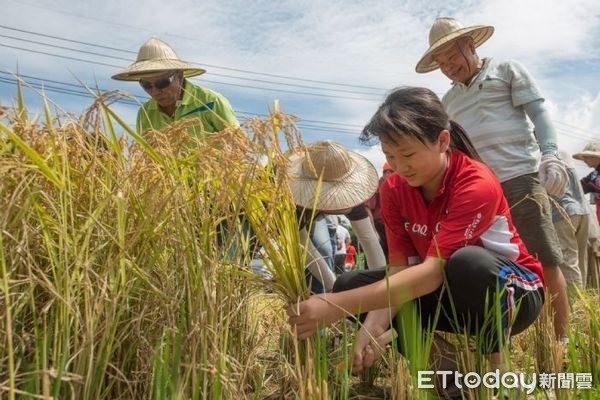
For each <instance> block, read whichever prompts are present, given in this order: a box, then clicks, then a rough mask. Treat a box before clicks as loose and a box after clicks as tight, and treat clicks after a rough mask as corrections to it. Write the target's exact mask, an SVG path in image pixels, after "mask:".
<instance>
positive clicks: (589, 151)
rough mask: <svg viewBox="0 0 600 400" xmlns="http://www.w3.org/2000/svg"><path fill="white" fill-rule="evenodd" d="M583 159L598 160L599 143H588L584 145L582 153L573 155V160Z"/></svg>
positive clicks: (599, 154) (599, 153)
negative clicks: (593, 158)
mask: <svg viewBox="0 0 600 400" xmlns="http://www.w3.org/2000/svg"><path fill="white" fill-rule="evenodd" d="M583 157H595V158H600V142H590V143H588V144H586V145H585V147H584V148H583V150H582V151H580V152H579V153H575V154H573V158H576V159H577V160H583Z"/></svg>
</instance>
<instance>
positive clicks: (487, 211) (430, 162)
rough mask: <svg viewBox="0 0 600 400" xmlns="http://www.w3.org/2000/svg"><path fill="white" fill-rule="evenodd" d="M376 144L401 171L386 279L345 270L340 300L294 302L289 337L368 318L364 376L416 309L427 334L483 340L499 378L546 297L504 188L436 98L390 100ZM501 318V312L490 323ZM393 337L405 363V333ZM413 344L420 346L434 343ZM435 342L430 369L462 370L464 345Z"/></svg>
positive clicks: (371, 130)
mask: <svg viewBox="0 0 600 400" xmlns="http://www.w3.org/2000/svg"><path fill="white" fill-rule="evenodd" d="M373 136H375V137H377V138H378V139H379V140H380V142H381V148H382V150H383V152H384V154H385V155H386V158H387V160H388V162H389V163H390V165H391V166H392V168H393V169H394V171H395V173H394V174H392V175H391V176H390V177H389V178H388V179H387V180H386V182H385V184H384V185H383V186H382V188H381V203H382V205H381V209H382V213H383V218H384V221H385V224H386V229H387V233H388V245H389V250H390V254H389V256H390V263H389V272H388V270H387V269H386V268H380V269H373V270H356V271H352V272H348V273H346V274H344V275H342V276H341V277H339V278H338V279H337V281H336V283H335V285H334V293H326V294H324V295H314V296H311V297H310V298H309V299H307V300H305V301H302V302H300V303H298V304H290V305H289V306H288V308H287V310H286V312H287V315H288V318H289V323H290V325H291V326H292V329H293V330H294V332H295V334H296V335H297V336H298V337H299V338H300V339H306V338H308V337H310V336H311V335H313V334H314V333H315V332H316V331H317V330H318V329H319V328H321V327H324V326H327V325H330V324H332V323H333V322H335V321H337V320H339V319H341V318H343V317H346V316H347V315H355V314H357V313H359V312H361V313H364V312H368V314H367V315H366V318H365V320H364V322H363V324H362V325H361V328H360V329H359V331H358V336H357V339H356V340H357V342H356V344H355V346H354V355H353V356H354V357H353V369H354V370H355V371H359V370H361V369H363V368H364V367H368V366H370V365H372V364H373V362H374V360H375V358H376V357H377V354H378V352H377V351H376V347H375V345H373V344H372V340H373V339H374V340H375V341H377V340H378V339H379V338H381V337H382V336H384V333H385V332H386V331H387V330H388V328H389V326H390V324H392V323H395V324H397V325H402V323H403V322H402V318H399V319H398V317H397V315H399V314H398V312H399V310H400V309H401V308H402V307H403V306H404V305H405V304H407V303H409V302H412V301H413V300H414V301H415V309H416V311H417V313H418V314H417V315H416V317H417V318H418V319H417V321H418V323H419V322H420V325H421V326H422V327H423V329H427V330H429V329H432V330H438V331H447V332H461V333H464V332H468V333H469V334H474V335H478V337H479V338H480V340H482V341H483V342H482V349H483V351H484V352H485V353H486V354H490V361H491V363H492V370H494V369H495V368H496V367H497V368H501V367H502V368H504V367H503V366H502V364H503V360H502V357H501V355H500V353H499V351H500V350H501V349H502V348H503V346H504V344H505V343H506V341H507V340H508V337H510V336H511V335H515V334H517V333H519V332H522V331H523V330H525V329H526V328H527V327H528V326H529V325H531V324H532V323H533V321H534V320H535V319H536V318H537V316H538V315H539V313H540V310H541V308H542V305H543V302H544V288H543V275H542V266H541V264H540V262H539V261H538V260H537V259H535V258H534V257H532V256H531V255H530V254H529V253H528V251H527V249H526V247H525V245H524V244H523V242H522V241H521V238H520V237H519V234H518V233H517V231H516V229H515V227H514V226H513V224H512V218H511V215H510V210H509V206H508V203H507V201H506V198H505V197H504V195H503V193H502V188H501V186H500V183H499V182H498V180H497V178H496V176H495V175H494V173H493V172H492V171H491V170H490V169H489V168H488V167H487V166H486V165H485V164H483V163H481V162H480V161H479V156H478V154H477V151H476V150H475V149H474V148H473V146H472V144H471V142H470V141H469V139H468V137H467V136H466V134H465V132H464V131H463V129H462V128H461V127H460V125H458V124H457V123H455V122H454V121H451V120H450V119H449V118H448V115H447V114H446V112H445V111H444V109H443V107H442V104H441V102H440V100H439V99H438V98H437V96H436V95H435V93H433V92H432V91H430V90H428V89H424V88H401V89H397V90H395V91H393V92H392V93H391V94H390V95H388V97H387V98H386V100H385V101H384V103H383V104H382V105H381V106H380V107H379V109H378V110H377V112H376V113H375V115H374V116H373V117H372V118H371V121H370V122H369V123H368V124H367V126H366V127H365V128H364V130H363V133H362V135H361V139H362V140H363V141H366V142H368V141H369V140H372V138H373ZM490 299H492V300H490ZM438 306H439V307H441V310H439V313H438V312H436V310H438ZM494 310H500V315H498V318H497V320H496V321H497V323H492V324H489V323H487V321H489V320H488V319H487V318H489V316H490V315H497V314H496V311H494ZM486 316H488V317H486ZM434 323H435V324H436V325H433V324H434ZM499 324H501V325H502V326H501V327H500V326H499ZM396 330H397V332H398V333H399V334H400V338H399V340H398V342H397V344H398V346H399V350H400V351H401V352H403V354H405V355H406V351H407V349H406V347H405V345H404V344H403V343H406V342H405V341H404V339H403V334H404V332H405V330H404V329H403V328H402V326H398V327H397V329H396ZM500 332H502V334H500ZM437 337H438V335H436V338H437ZM416 340H418V342H417V345H419V344H420V343H421V342H420V341H422V340H423V341H424V340H425V337H419V338H417V339H416ZM437 343H438V342H437V341H436V345H434V346H432V347H431V351H432V354H431V355H432V360H431V362H432V367H433V369H434V370H443V371H456V370H457V368H458V366H457V364H456V359H455V358H454V359H453V358H452V357H450V356H449V354H454V355H456V348H455V347H454V346H453V345H452V344H450V343H446V344H444V345H442V344H440V346H439V347H438V346H437ZM439 343H443V341H442V340H441V337H440V341H439ZM440 348H447V349H449V350H448V351H447V352H446V351H444V352H443V353H441V352H440V351H439V349H440ZM502 368H501V369H502ZM448 380H449V381H450V382H452V377H450V378H449V379H448ZM438 390H439V391H440V392H441V393H440V394H443V395H444V396H448V397H451V398H452V397H453V396H457V395H458V396H460V395H462V394H461V393H460V388H459V387H457V386H456V385H455V386H454V387H446V388H444V387H440V386H438Z"/></svg>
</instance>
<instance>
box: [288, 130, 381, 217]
mask: <svg viewBox="0 0 600 400" xmlns="http://www.w3.org/2000/svg"><path fill="white" fill-rule="evenodd" d="M288 159H289V162H288V174H289V176H290V187H291V190H292V195H293V196H294V200H295V202H296V204H297V205H299V206H301V207H304V208H309V209H312V208H313V207H314V208H315V209H316V210H319V211H339V210H345V209H348V208H352V207H355V206H357V205H359V204H361V203H363V202H365V201H366V200H368V199H369V198H371V196H373V194H374V193H375V191H376V190H377V184H378V176H377V170H376V169H375V167H374V166H373V164H371V162H370V161H369V160H367V159H366V158H365V157H363V156H362V155H360V154H358V153H355V152H353V151H349V150H346V149H344V147H342V146H341V145H339V144H337V143H335V142H332V141H330V140H325V141H320V142H315V143H313V144H311V145H308V146H306V148H305V149H303V150H301V151H298V152H295V153H292V154H290V155H289V156H288ZM320 179H321V187H320V188H319V180H320ZM317 190H319V192H318V196H319V198H318V199H317V200H316V201H315V197H316V195H317Z"/></svg>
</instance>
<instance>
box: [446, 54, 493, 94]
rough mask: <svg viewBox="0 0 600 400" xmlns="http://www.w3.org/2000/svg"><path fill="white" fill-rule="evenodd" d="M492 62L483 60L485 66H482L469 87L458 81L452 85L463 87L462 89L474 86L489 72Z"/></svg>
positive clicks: (487, 59)
mask: <svg viewBox="0 0 600 400" xmlns="http://www.w3.org/2000/svg"><path fill="white" fill-rule="evenodd" d="M490 61H491V58H483V65H482V66H481V69H480V70H479V72H477V73H476V74H475V76H474V77H473V79H471V82H469V84H468V85H465V84H464V83H462V82H456V81H453V82H452V85H454V86H458V87H462V88H468V87H471V85H473V83H474V82H475V81H477V80H479V78H480V77H482V76H485V73H486V72H487V69H488V67H489V66H490Z"/></svg>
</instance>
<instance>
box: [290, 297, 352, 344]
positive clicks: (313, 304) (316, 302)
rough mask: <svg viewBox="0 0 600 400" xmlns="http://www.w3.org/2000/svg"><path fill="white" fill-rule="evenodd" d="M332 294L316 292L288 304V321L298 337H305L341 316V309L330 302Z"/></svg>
mask: <svg viewBox="0 0 600 400" xmlns="http://www.w3.org/2000/svg"><path fill="white" fill-rule="evenodd" d="M334 296H335V294H334V293H331V294H329V293H327V294H318V295H314V296H311V297H310V298H309V299H308V300H305V301H302V302H300V303H297V304H290V305H288V307H287V309H286V312H287V315H288V322H289V323H290V325H291V326H292V330H294V329H295V330H296V332H295V333H296V336H298V338H299V339H306V338H308V337H310V336H312V335H313V334H314V333H315V332H316V331H317V329H319V328H323V327H325V326H328V325H331V324H332V323H333V322H335V321H337V320H338V319H340V318H342V317H343V315H344V313H343V311H342V310H341V309H340V308H339V307H338V306H336V305H335V304H334V303H333V302H332V300H333V297H334Z"/></svg>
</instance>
